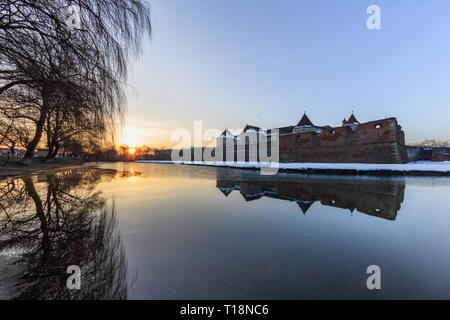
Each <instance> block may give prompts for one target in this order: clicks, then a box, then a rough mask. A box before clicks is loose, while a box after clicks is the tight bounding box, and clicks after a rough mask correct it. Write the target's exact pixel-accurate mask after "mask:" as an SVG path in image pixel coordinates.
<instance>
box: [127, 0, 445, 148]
mask: <svg viewBox="0 0 450 320" xmlns="http://www.w3.org/2000/svg"><path fill="white" fill-rule="evenodd" d="M371 4H375V5H378V6H379V7H380V8H381V27H382V28H381V30H372V31H371V30H368V29H367V27H366V19H367V17H368V14H367V13H366V9H367V7H368V6H369V5H371ZM150 5H151V8H152V19H153V38H152V40H151V41H150V42H148V44H147V45H146V46H145V52H144V54H143V56H142V58H141V60H140V61H138V62H136V63H133V64H132V66H131V67H132V69H133V71H132V73H131V74H130V79H129V83H130V85H131V86H132V87H133V90H131V91H130V99H129V111H128V116H127V126H126V128H125V133H124V135H125V137H124V138H123V140H122V141H123V142H128V143H129V144H143V143H146V144H148V145H152V146H155V145H156V146H171V144H173V143H171V142H170V134H171V132H172V131H173V130H174V129H176V128H180V127H183V128H187V129H192V128H193V122H194V120H202V121H203V122H204V126H205V129H206V128H218V129H224V128H225V127H229V128H242V127H243V126H245V124H246V123H249V124H252V125H257V126H260V127H263V128H270V127H278V126H285V125H292V124H295V123H297V121H298V120H299V119H300V117H301V116H302V114H303V111H306V112H307V114H308V115H309V116H310V119H311V120H312V121H313V122H314V123H316V124H319V125H326V124H329V125H332V126H333V125H334V126H337V125H339V124H340V122H341V121H342V119H343V118H344V117H348V116H349V115H350V113H351V111H352V110H354V111H355V115H356V117H357V118H358V120H360V121H361V122H365V121H370V120H375V119H379V118H384V117H385V116H388V117H390V116H395V117H397V119H398V120H399V122H400V124H401V125H402V127H403V129H404V130H405V133H406V139H407V142H415V141H420V140H423V139H429V138H437V139H450V18H449V14H450V1H448V0H441V1H437V0H436V1H433V0H421V1H414V0H396V1H392V0H371V1H365V0H308V1H300V0H292V1H288V0H280V1H269V0H226V1H223V0H152V1H150Z"/></svg>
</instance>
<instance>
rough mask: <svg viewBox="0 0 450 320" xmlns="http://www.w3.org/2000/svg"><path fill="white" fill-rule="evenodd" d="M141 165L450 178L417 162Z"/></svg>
mask: <svg viewBox="0 0 450 320" xmlns="http://www.w3.org/2000/svg"><path fill="white" fill-rule="evenodd" d="M136 162H139V163H162V164H185V165H202V166H215V167H231V168H242V169H261V168H278V169H279V170H280V171H292V172H308V173H315V172H317V173H342V174H379V175H450V161H445V162H433V161H418V162H410V163H404V164H379V163H262V162H221V161H215V162H203V161H157V160H140V161H136Z"/></svg>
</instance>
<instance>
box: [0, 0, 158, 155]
mask: <svg viewBox="0 0 450 320" xmlns="http://www.w3.org/2000/svg"><path fill="white" fill-rule="evenodd" d="M75 20H76V22H77V27H76V28H74V27H73V25H72V22H73V21H75ZM150 35H151V23H150V9H149V6H148V3H147V2H146V1H145V0H115V1H107V0H40V1H32V0H0V146H5V147H8V148H9V149H10V150H11V151H12V152H14V150H16V149H17V148H23V149H25V155H24V157H23V159H22V160H21V162H22V163H23V164H29V163H31V160H32V158H33V155H34V152H35V150H36V148H37V147H38V146H44V145H45V146H46V147H47V149H48V154H47V158H48V159H54V158H55V157H56V155H57V154H58V152H61V151H62V150H63V151H64V152H67V153H71V154H81V153H84V154H90V155H93V154H98V153H102V152H107V151H108V150H112V149H115V144H114V142H115V136H116V132H117V129H118V128H119V127H120V125H121V124H122V122H123V116H124V113H125V107H126V104H125V103H126V95H125V89H126V80H127V71H128V63H129V61H130V59H131V58H134V57H137V56H139V54H140V53H141V50H142V39H143V38H144V37H145V36H148V37H150Z"/></svg>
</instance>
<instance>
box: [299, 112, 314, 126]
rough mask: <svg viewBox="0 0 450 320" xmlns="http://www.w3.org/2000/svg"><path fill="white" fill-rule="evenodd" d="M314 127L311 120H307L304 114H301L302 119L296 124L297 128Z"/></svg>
mask: <svg viewBox="0 0 450 320" xmlns="http://www.w3.org/2000/svg"><path fill="white" fill-rule="evenodd" d="M307 126H310V127H314V125H313V124H312V122H311V120H309V118H308V116H307V115H306V113H305V114H303V117H302V118H301V119H300V121H299V122H298V123H297V127H307Z"/></svg>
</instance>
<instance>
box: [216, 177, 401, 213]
mask: <svg viewBox="0 0 450 320" xmlns="http://www.w3.org/2000/svg"><path fill="white" fill-rule="evenodd" d="M216 186H217V188H218V189H219V190H220V191H222V193H223V194H224V195H225V196H228V195H229V194H230V193H231V192H232V191H233V190H238V191H239V192H240V193H241V194H242V196H243V197H244V199H245V200H246V201H251V200H256V199H259V198H261V197H271V198H276V199H282V200H289V201H294V202H296V203H297V204H298V206H299V207H300V209H301V210H302V212H303V213H304V214H306V212H307V211H308V210H309V208H310V207H311V205H312V204H313V203H315V202H320V204H321V205H325V206H332V207H337V208H343V209H349V210H350V212H353V211H354V210H357V211H359V212H362V213H366V214H369V215H372V216H376V217H380V218H384V219H388V220H395V218H396V216H397V211H398V210H399V209H400V205H401V203H402V202H403V198H404V193H405V183H404V180H402V179H395V180H393V179H355V178H345V177H344V178H332V177H304V176H295V177H290V176H288V175H287V176H280V175H278V176H259V175H255V174H252V173H247V172H243V171H241V172H239V173H237V172H234V173H231V174H230V172H227V174H225V173H224V172H218V174H217V184H216Z"/></svg>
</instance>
